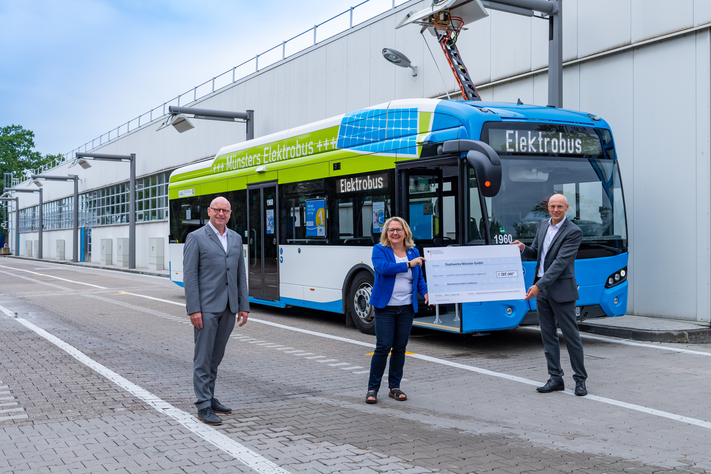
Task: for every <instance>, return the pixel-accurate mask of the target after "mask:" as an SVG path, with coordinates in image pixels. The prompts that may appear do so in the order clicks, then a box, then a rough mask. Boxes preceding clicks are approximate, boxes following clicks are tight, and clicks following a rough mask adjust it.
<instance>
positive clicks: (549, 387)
mask: <svg viewBox="0 0 711 474" xmlns="http://www.w3.org/2000/svg"><path fill="white" fill-rule="evenodd" d="M536 390H538V391H539V392H540V393H551V392H562V391H563V390H565V383H564V382H563V381H562V380H561V381H559V382H556V381H555V380H553V379H548V382H546V384H545V385H544V386H543V387H538V388H537V389H536Z"/></svg>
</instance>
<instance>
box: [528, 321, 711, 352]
mask: <svg viewBox="0 0 711 474" xmlns="http://www.w3.org/2000/svg"><path fill="white" fill-rule="evenodd" d="M521 328H522V329H531V330H533V331H539V332H540V330H541V328H539V327H537V326H521ZM558 334H563V333H562V332H561V331H560V329H559V330H558ZM580 337H582V338H584V339H593V340H595V341H602V342H611V343H614V344H623V345H625V346H635V347H647V348H649V349H659V350H663V351H671V352H681V353H682V354H692V355H700V356H706V357H711V352H702V351H692V350H690V349H679V348H677V347H666V346H657V345H654V344H645V343H643V342H633V341H630V340H629V339H612V338H610V337H603V336H590V335H588V334H581V335H580Z"/></svg>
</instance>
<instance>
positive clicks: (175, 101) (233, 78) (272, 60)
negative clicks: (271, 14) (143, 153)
mask: <svg viewBox="0 0 711 474" xmlns="http://www.w3.org/2000/svg"><path fill="white" fill-rule="evenodd" d="M408 1H409V0H365V1H363V2H361V3H359V4H357V5H355V6H352V7H350V8H349V9H348V10H346V11H344V12H341V13H339V14H338V15H336V16H334V17H331V18H329V19H328V20H326V21H323V22H321V23H319V24H317V25H314V26H313V28H309V29H308V30H306V31H304V32H303V33H300V34H298V35H296V36H294V37H292V38H289V39H288V40H285V41H282V42H281V43H279V44H277V45H276V46H273V47H272V48H270V49H268V50H266V51H264V52H262V53H259V54H257V55H256V56H255V57H253V58H250V59H248V60H247V61H245V62H243V63H241V64H238V65H237V66H234V67H233V68H232V69H228V70H227V71H225V72H223V73H222V74H219V75H217V76H214V77H213V78H212V79H208V80H207V81H205V82H203V83H202V84H198V85H197V86H195V87H193V88H192V89H188V90H187V91H186V92H183V93H182V94H178V95H177V96H176V97H173V98H172V99H169V100H167V101H165V102H163V103H162V104H160V105H158V106H157V107H154V108H152V109H150V110H149V111H148V112H145V113H142V114H141V115H139V116H138V117H136V118H133V119H131V120H129V121H128V122H126V123H124V124H121V125H119V126H118V127H116V128H112V129H111V130H109V131H108V132H106V133H104V134H102V135H100V136H98V137H96V138H94V139H93V140H90V141H88V142H86V143H85V144H83V145H80V146H78V147H77V148H75V149H74V150H72V151H70V152H69V153H65V154H63V155H62V159H56V160H53V161H51V162H49V163H47V164H45V165H43V166H41V167H39V168H37V169H36V170H34V174H41V173H43V172H45V171H47V170H49V169H52V168H54V167H57V166H60V165H62V164H64V163H66V162H67V161H69V160H70V159H72V158H73V157H74V153H76V152H87V151H90V150H93V149H94V148H96V147H99V146H102V145H104V144H106V143H108V142H110V141H112V140H116V139H117V138H119V137H120V136H122V135H125V134H127V133H128V132H130V131H132V130H136V129H138V128H140V127H142V126H145V125H148V124H150V123H153V121H154V120H158V119H160V118H162V117H164V116H165V115H166V111H167V110H168V106H170V105H177V106H180V105H181V101H182V102H184V103H183V106H185V105H189V104H190V103H193V102H196V101H197V100H198V99H202V98H203V97H205V96H207V95H210V94H212V93H214V92H215V91H218V90H220V89H222V88H224V87H227V86H229V85H231V84H234V83H235V82H237V81H239V80H241V79H244V78H245V77H247V76H250V75H252V74H256V73H257V72H259V71H260V69H264V68H266V67H269V66H272V65H273V64H276V63H278V62H279V61H284V60H285V59H286V58H288V57H291V56H293V55H294V54H297V53H300V52H301V51H304V50H306V49H308V48H310V47H312V46H315V45H316V44H318V43H320V42H322V41H325V40H327V39H328V38H331V37H333V36H336V35H338V34H340V33H343V32H344V31H348V30H349V29H352V28H353V27H354V26H357V25H359V24H361V23H363V22H366V21H368V20H370V19H372V18H375V17H376V16H378V15H380V14H382V13H384V12H386V11H388V10H393V9H395V8H396V7H398V6H400V5H402V4H403V3H407V2H408ZM368 3H369V4H371V5H370V6H371V7H373V10H372V11H369V12H368V13H369V14H370V15H369V16H365V17H363V18H357V17H356V16H355V14H356V13H359V12H358V11H357V9H358V8H360V7H363V6H364V5H366V4H368ZM366 15H367V14H366ZM344 17H345V19H347V20H348V22H347V23H346V24H347V25H348V26H346V27H345V28H344V27H341V28H340V29H338V26H337V25H336V23H337V22H338V21H339V20H343V19H344ZM312 31H313V41H311V36H310V35H309V33H310V32H312ZM319 32H320V34H321V37H319ZM307 35H308V36H307ZM304 39H307V40H306V41H304ZM291 43H293V44H296V43H298V45H296V46H295V48H296V49H294V50H293V51H289V52H288V53H287V45H289V44H291ZM279 48H281V55H279V54H278V51H279ZM275 52H276V53H277V54H276V56H275V54H274V53H275ZM260 58H262V64H260ZM265 59H266V61H265ZM252 62H254V68H253V69H252V68H247V66H249V65H250V63H252ZM265 63H266V64H265ZM238 71H239V73H238ZM186 99H187V102H185V100H186ZM158 112H160V113H158Z"/></svg>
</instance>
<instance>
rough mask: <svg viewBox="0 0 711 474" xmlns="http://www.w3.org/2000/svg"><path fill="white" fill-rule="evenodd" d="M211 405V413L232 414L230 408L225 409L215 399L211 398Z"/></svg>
mask: <svg viewBox="0 0 711 474" xmlns="http://www.w3.org/2000/svg"><path fill="white" fill-rule="evenodd" d="M210 404H211V405H212V411H214V412H215V413H232V408H227V407H226V406H224V405H223V404H222V403H220V401H219V400H218V399H217V398H213V399H212V401H211V402H210Z"/></svg>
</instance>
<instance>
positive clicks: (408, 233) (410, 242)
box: [380, 217, 415, 249]
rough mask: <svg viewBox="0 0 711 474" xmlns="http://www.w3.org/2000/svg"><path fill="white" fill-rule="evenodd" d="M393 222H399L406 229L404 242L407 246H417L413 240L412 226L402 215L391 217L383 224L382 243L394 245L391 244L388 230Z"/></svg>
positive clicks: (388, 245) (409, 247)
mask: <svg viewBox="0 0 711 474" xmlns="http://www.w3.org/2000/svg"><path fill="white" fill-rule="evenodd" d="M393 222H397V223H399V224H400V225H401V226H402V228H403V230H404V231H405V238H404V239H402V243H403V244H405V248H408V249H411V248H413V247H414V246H415V242H413V240H412V232H411V231H410V226H409V225H407V222H405V219H403V218H402V217H391V218H390V219H388V220H386V221H385V224H383V230H382V232H381V234H380V245H382V246H384V247H392V245H390V237H389V236H388V230H389V229H390V224H392V223H393Z"/></svg>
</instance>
